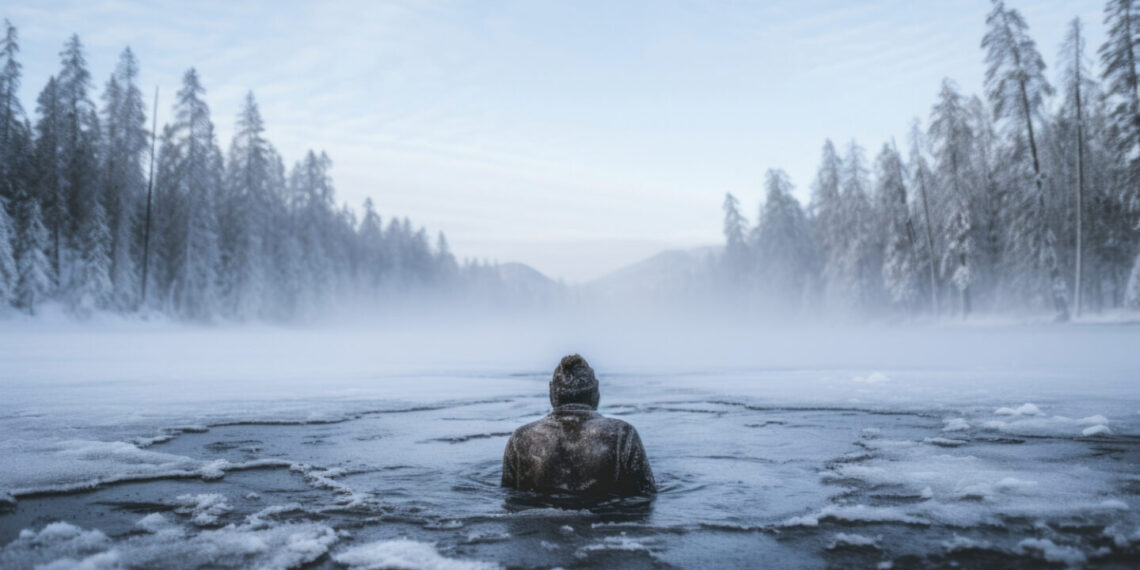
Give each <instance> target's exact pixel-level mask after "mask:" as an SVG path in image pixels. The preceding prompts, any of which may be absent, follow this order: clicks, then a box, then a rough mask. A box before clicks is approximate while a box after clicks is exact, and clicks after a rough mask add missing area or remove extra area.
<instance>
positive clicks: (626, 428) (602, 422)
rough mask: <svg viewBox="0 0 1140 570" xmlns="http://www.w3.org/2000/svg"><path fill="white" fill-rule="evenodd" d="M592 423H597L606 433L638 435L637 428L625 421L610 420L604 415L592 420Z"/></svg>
mask: <svg viewBox="0 0 1140 570" xmlns="http://www.w3.org/2000/svg"><path fill="white" fill-rule="evenodd" d="M591 422H597V425H598V426H600V427H603V428H604V429H605V430H606V431H610V432H613V433H630V432H632V433H637V428H635V427H633V425H632V424H630V423H629V422H627V421H625V420H619V419H617V418H608V417H606V416H603V415H600V414H599V415H598V416H596V417H594V418H593V419H591Z"/></svg>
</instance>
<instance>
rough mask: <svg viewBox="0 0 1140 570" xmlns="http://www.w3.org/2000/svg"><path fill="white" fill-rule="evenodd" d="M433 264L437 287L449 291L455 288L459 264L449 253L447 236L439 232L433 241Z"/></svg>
mask: <svg viewBox="0 0 1140 570" xmlns="http://www.w3.org/2000/svg"><path fill="white" fill-rule="evenodd" d="M435 264H436V279H437V285H439V286H442V287H444V288H445V289H450V288H452V287H454V286H455V279H456V276H457V275H458V274H459V263H458V262H456V261H455V255H453V254H452V253H451V246H450V245H448V243H447V236H445V235H443V232H442V231H441V232H439V234H438V235H437V236H436V240H435Z"/></svg>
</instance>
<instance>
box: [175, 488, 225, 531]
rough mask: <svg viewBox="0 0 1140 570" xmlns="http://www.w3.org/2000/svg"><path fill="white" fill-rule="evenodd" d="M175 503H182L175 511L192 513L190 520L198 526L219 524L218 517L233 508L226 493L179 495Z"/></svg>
mask: <svg viewBox="0 0 1140 570" xmlns="http://www.w3.org/2000/svg"><path fill="white" fill-rule="evenodd" d="M174 504H176V505H180V506H179V507H178V508H177V509H175V512H177V513H180V514H184V515H190V522H192V523H194V524H196V525H198V526H211V525H215V524H218V517H220V516H222V515H224V514H226V513H228V512H230V511H231V510H233V507H231V506H230V503H229V501H227V500H226V497H225V495H220V494H218V493H207V494H201V495H179V496H178V497H177V498H175V499H174Z"/></svg>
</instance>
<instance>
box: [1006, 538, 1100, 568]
mask: <svg viewBox="0 0 1140 570" xmlns="http://www.w3.org/2000/svg"><path fill="white" fill-rule="evenodd" d="M1017 552H1018V553H1019V554H1025V555H1031V556H1036V557H1040V558H1042V559H1044V560H1045V561H1046V562H1056V563H1058V564H1065V565H1067V566H1070V567H1071V566H1081V565H1083V564H1085V563H1086V562H1088V557H1086V556H1085V554H1084V553H1083V552H1081V551H1080V550H1078V549H1076V548H1073V547H1071V546H1059V545H1057V544H1056V543H1054V542H1053V541H1052V540H1049V539H1048V538H1027V539H1025V540H1022V541H1021V542H1019V543H1017Z"/></svg>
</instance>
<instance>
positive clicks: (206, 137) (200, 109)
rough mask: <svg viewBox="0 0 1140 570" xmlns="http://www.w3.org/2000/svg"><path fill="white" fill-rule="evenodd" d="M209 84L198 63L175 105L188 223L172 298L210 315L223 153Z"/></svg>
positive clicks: (188, 310) (195, 314) (183, 310)
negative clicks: (205, 97)
mask: <svg viewBox="0 0 1140 570" xmlns="http://www.w3.org/2000/svg"><path fill="white" fill-rule="evenodd" d="M204 93H205V89H204V88H203V87H202V84H201V82H200V81H199V79H198V72H197V71H196V70H195V69H194V68H190V69H189V70H187V71H186V74H185V75H183V77H182V89H180V90H179V91H178V95H177V101H176V102H175V106H174V116H175V122H174V131H175V132H174V135H175V140H176V143H175V144H176V145H177V149H178V151H177V154H178V159H179V163H178V164H177V166H176V168H177V170H178V171H179V172H178V180H177V182H178V186H177V191H178V193H179V195H180V197H181V198H182V203H183V204H184V208H185V209H184V212H183V216H184V217H182V218H181V220H179V221H181V222H182V224H183V225H184V227H185V230H184V237H183V240H182V241H183V243H182V244H181V245H182V248H183V251H182V257H181V259H180V260H179V261H180V264H179V266H178V272H177V280H176V282H175V284H174V291H173V300H174V308H175V310H176V311H177V313H178V314H179V315H181V316H183V317H185V318H189V319H194V320H209V319H210V318H212V317H213V316H214V315H216V313H217V305H218V266H219V253H218V219H217V215H218V212H217V208H216V207H215V199H216V197H217V194H218V191H219V187H220V185H221V175H222V157H221V151H220V150H218V145H217V142H216V138H215V135H214V124H213V123H212V122H211V121H210V109H209V107H208V106H207V105H206V102H205V101H204V100H202V95H203V94H204Z"/></svg>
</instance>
